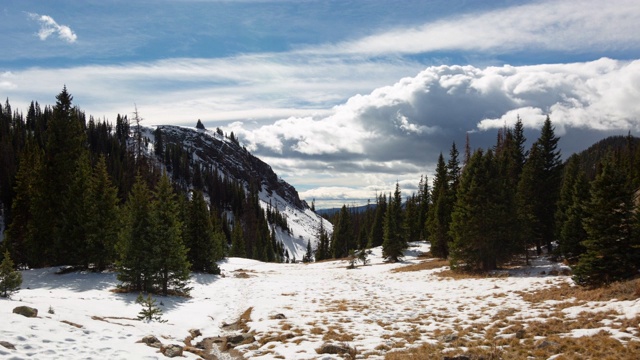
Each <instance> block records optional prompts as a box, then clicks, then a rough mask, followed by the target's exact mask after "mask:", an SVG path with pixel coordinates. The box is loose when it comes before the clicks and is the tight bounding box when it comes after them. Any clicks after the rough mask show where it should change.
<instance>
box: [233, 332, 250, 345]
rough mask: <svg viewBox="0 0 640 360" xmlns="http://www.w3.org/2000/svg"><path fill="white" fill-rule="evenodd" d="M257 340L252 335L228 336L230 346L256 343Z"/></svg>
mask: <svg viewBox="0 0 640 360" xmlns="http://www.w3.org/2000/svg"><path fill="white" fill-rule="evenodd" d="M254 341H255V338H254V337H253V335H251V334H238V335H229V336H227V343H229V344H234V345H236V344H241V343H244V342H254Z"/></svg>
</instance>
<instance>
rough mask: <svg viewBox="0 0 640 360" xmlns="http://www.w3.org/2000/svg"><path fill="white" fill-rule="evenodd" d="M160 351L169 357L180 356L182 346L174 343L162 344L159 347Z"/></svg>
mask: <svg viewBox="0 0 640 360" xmlns="http://www.w3.org/2000/svg"><path fill="white" fill-rule="evenodd" d="M160 352H161V353H162V355H164V356H166V357H170V358H172V357H177V356H182V346H180V345H176V344H169V345H163V346H162V347H160Z"/></svg>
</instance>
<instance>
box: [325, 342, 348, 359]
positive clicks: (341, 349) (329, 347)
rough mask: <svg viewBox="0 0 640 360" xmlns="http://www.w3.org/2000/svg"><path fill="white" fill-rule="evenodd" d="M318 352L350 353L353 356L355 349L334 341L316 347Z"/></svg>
mask: <svg viewBox="0 0 640 360" xmlns="http://www.w3.org/2000/svg"><path fill="white" fill-rule="evenodd" d="M316 352H317V353H318V354H333V355H345V354H347V355H350V356H351V358H355V356H356V353H357V351H356V349H354V348H352V347H350V346H348V345H346V344H334V343H324V344H322V346H321V347H320V348H319V349H316Z"/></svg>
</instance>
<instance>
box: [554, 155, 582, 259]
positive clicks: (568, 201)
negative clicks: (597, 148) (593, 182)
mask: <svg viewBox="0 0 640 360" xmlns="http://www.w3.org/2000/svg"><path fill="white" fill-rule="evenodd" d="M589 197H590V195H589V184H588V182H587V179H586V175H585V174H584V171H582V169H580V159H579V157H578V156H577V155H572V156H570V157H569V159H568V160H567V163H566V166H565V168H564V175H563V177H562V186H561V189H560V195H559V199H558V207H557V210H556V215H555V219H556V234H557V235H556V236H557V239H558V249H557V250H558V252H559V253H560V254H562V255H563V256H564V257H565V258H566V259H567V260H569V261H570V262H574V261H575V260H576V259H577V258H578V257H579V256H580V255H581V254H582V253H583V252H584V250H585V249H584V246H582V242H583V241H584V240H585V239H586V237H587V233H586V231H585V229H584V226H583V224H582V219H583V218H585V217H586V216H587V214H586V205H587V202H588V201H589Z"/></svg>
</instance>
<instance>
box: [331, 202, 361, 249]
mask: <svg viewBox="0 0 640 360" xmlns="http://www.w3.org/2000/svg"><path fill="white" fill-rule="evenodd" d="M356 248H357V245H356V242H355V237H354V235H353V227H352V224H351V215H350V214H349V210H348V209H347V206H346V205H342V208H341V209H340V214H339V216H338V222H337V224H336V225H335V227H334V231H333V237H332V242H331V251H332V253H333V257H334V258H343V257H345V256H347V255H349V250H352V249H356Z"/></svg>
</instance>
